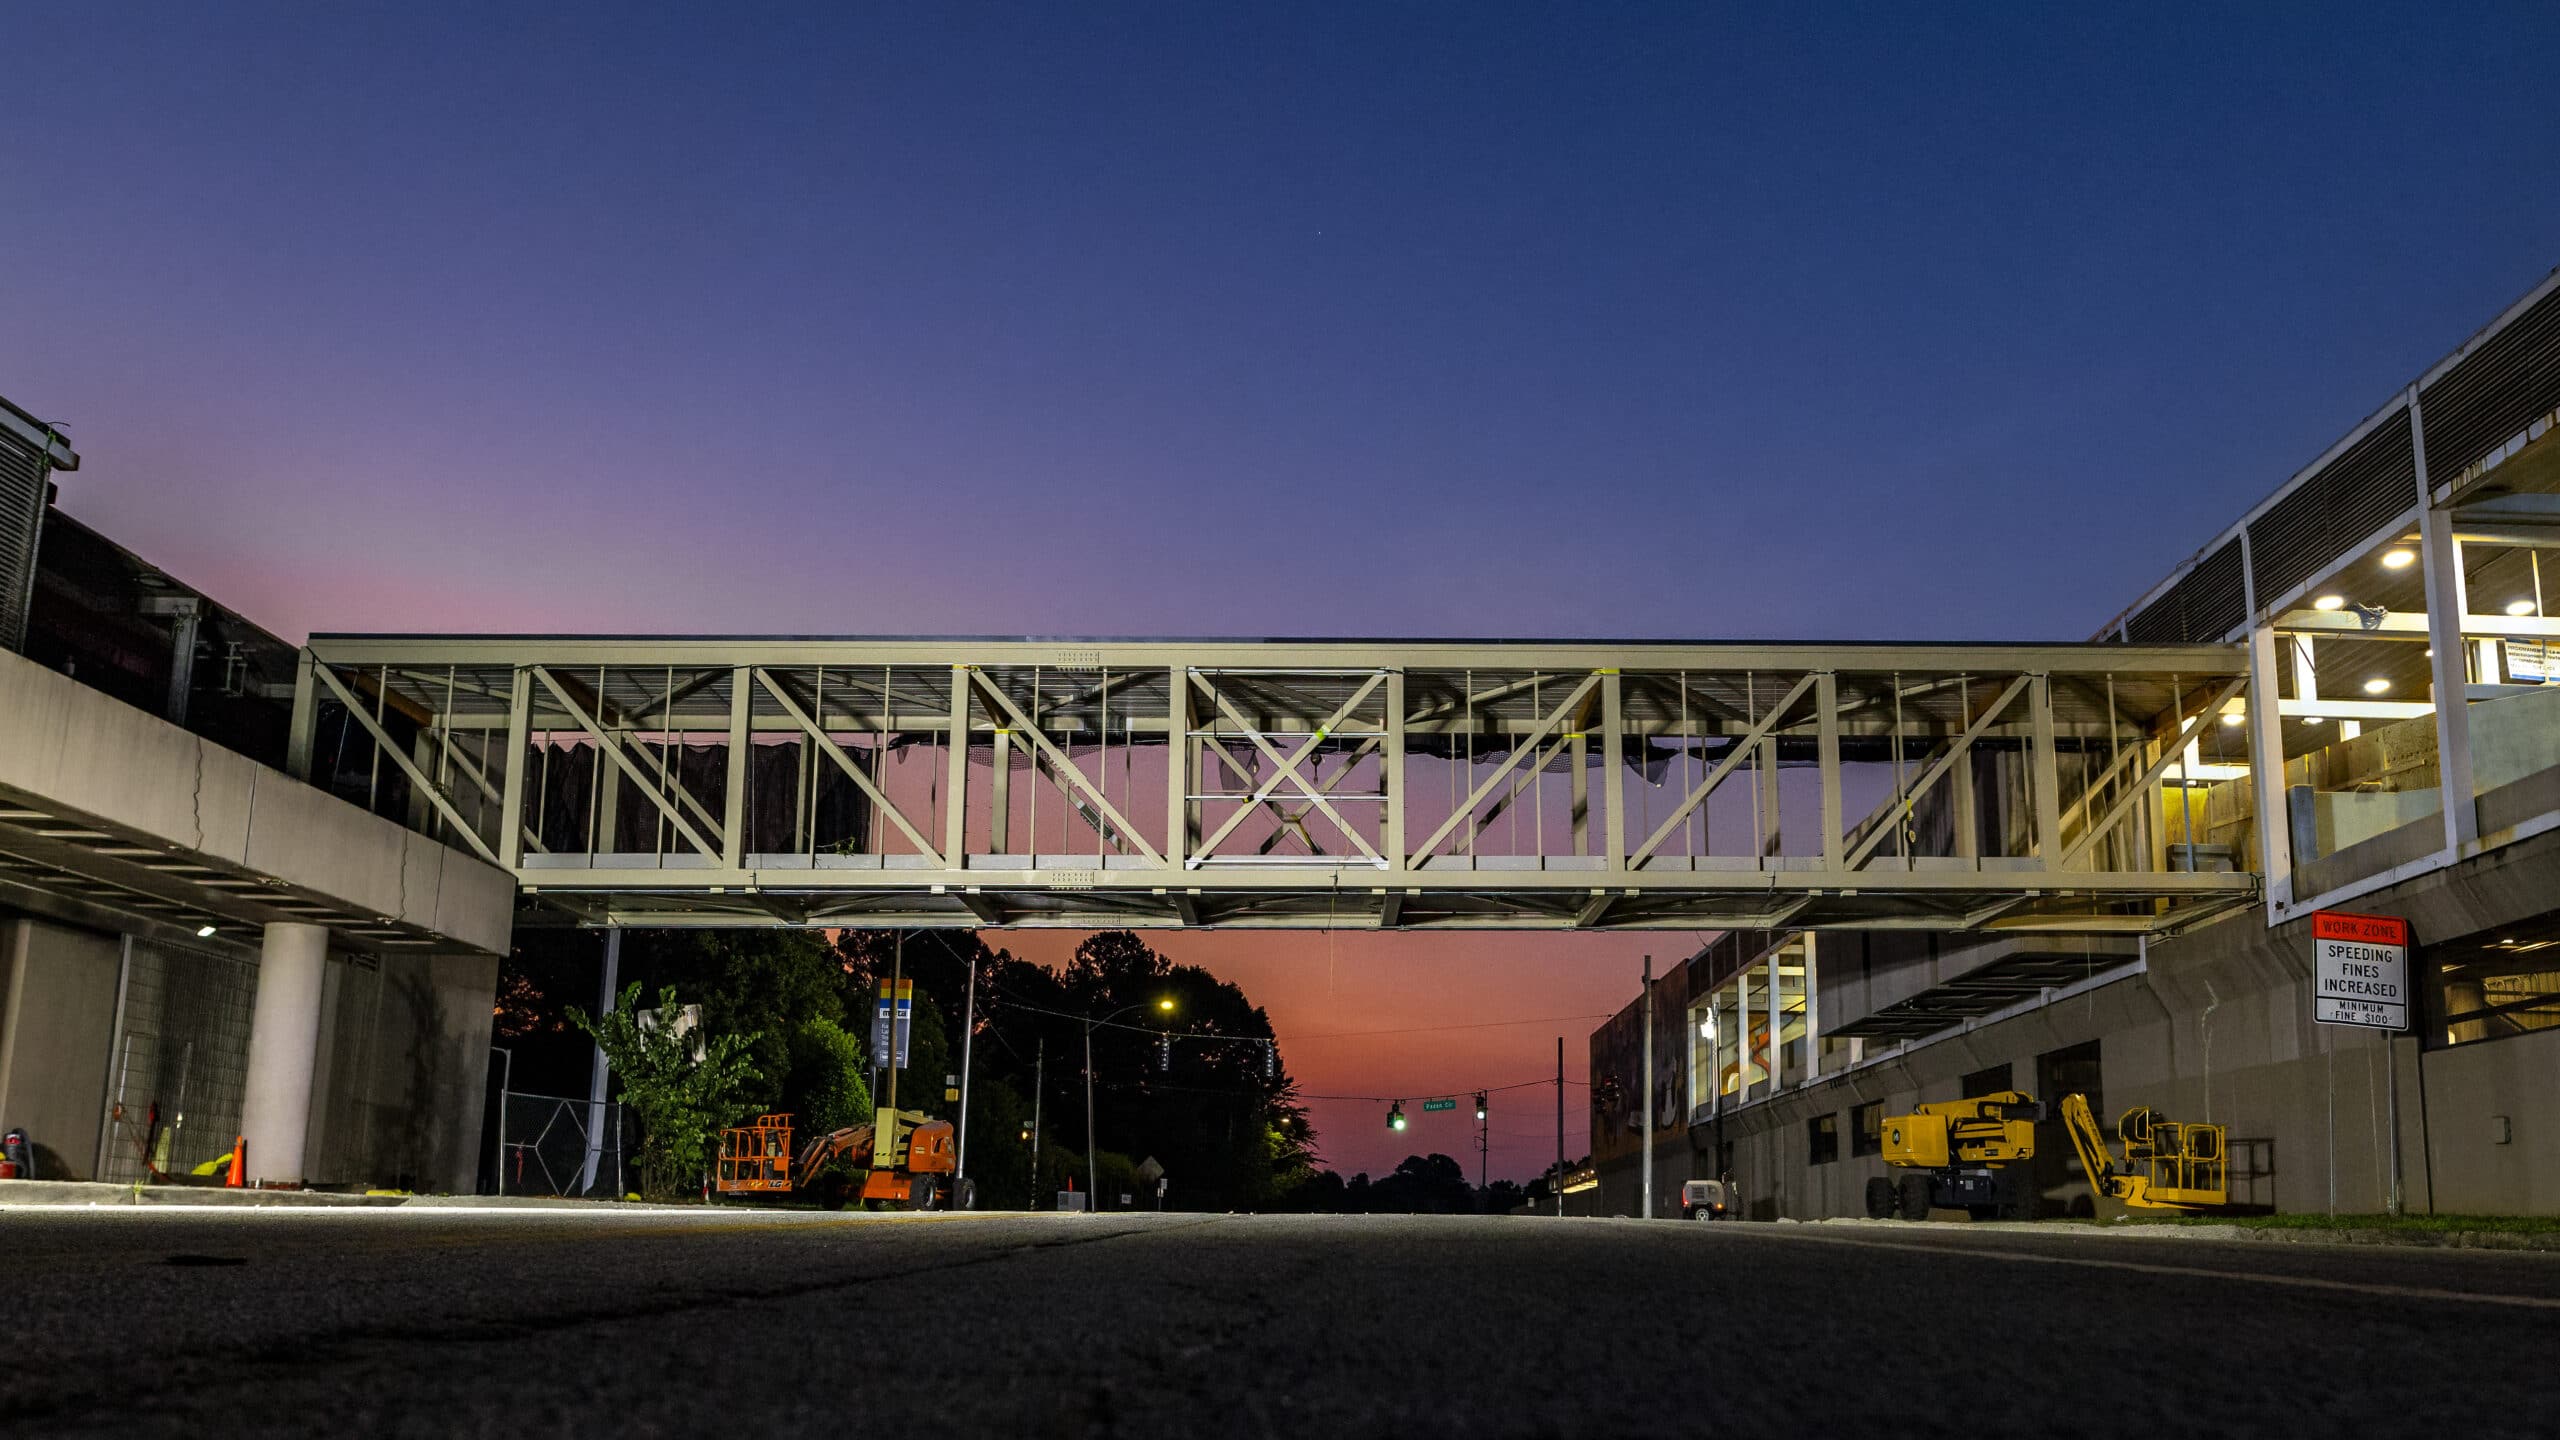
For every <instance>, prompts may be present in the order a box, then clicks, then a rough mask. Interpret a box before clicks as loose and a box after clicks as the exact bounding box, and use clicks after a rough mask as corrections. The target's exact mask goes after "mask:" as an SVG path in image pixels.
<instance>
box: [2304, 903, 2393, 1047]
mask: <svg viewBox="0 0 2560 1440" xmlns="http://www.w3.org/2000/svg"><path fill="white" fill-rule="evenodd" d="M2311 952H2312V991H2311V994H2312V1002H2311V1018H2313V1019H2314V1020H2317V1021H2319V1022H2320V1023H2321V1024H2323V1025H2360V1026H2363V1027H2365V1028H2366V1029H2371V1030H2406V1029H2408V1028H2409V922H2408V921H2406V920H2403V919H2401V918H2399V917H2398V916H2396V915H2349V914H2346V913H2344V912H2342V911H2337V910H2322V911H2319V912H2317V913H2315V914H2313V915H2312V917H2311Z"/></svg>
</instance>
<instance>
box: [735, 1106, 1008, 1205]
mask: <svg viewBox="0 0 2560 1440" xmlns="http://www.w3.org/2000/svg"><path fill="white" fill-rule="evenodd" d="M791 1120H792V1117H791V1116H790V1115H789V1114H787V1113H786V1114H774V1115H759V1116H757V1117H756V1123H754V1124H753V1125H738V1126H733V1127H731V1128H730V1129H727V1130H724V1131H722V1132H720V1172H719V1176H718V1178H717V1180H716V1182H715V1183H716V1185H717V1187H718V1189H719V1191H720V1193H721V1194H723V1195H795V1194H797V1195H807V1196H810V1197H812V1198H814V1199H816V1200H817V1201H818V1202H819V1203H820V1204H823V1205H825V1206H826V1207H827V1208H828V1209H830V1210H839V1209H842V1208H843V1207H844V1205H845V1203H846V1202H847V1201H849V1200H851V1199H853V1198H854V1197H855V1196H857V1195H859V1196H860V1197H861V1198H862V1199H864V1200H891V1201H895V1202H897V1203H898V1204H901V1205H904V1206H905V1207H906V1208H908V1209H910V1210H938V1209H944V1208H958V1209H962V1210H966V1209H969V1208H970V1206H971V1204H972V1202H973V1201H974V1200H975V1198H976V1197H975V1195H973V1194H972V1193H971V1192H972V1191H974V1190H975V1188H976V1187H975V1186H974V1185H972V1184H971V1183H970V1182H968V1181H966V1180H961V1179H958V1178H957V1176H956V1174H955V1172H956V1171H957V1170H958V1168H959V1166H958V1163H957V1149H956V1146H955V1145H954V1143H953V1131H952V1126H951V1122H950V1121H948V1120H936V1119H934V1118H933V1117H932V1116H929V1115H927V1114H925V1113H924V1112H923V1111H921V1110H893V1109H890V1108H888V1107H886V1106H883V1107H881V1108H880V1109H879V1110H878V1111H877V1112H875V1113H874V1114H873V1115H872V1117H871V1123H870V1124H868V1125H848V1126H846V1127H845V1128H843V1129H841V1130H837V1131H834V1132H832V1133H829V1134H826V1135H821V1136H818V1137H817V1138H816V1139H814V1140H811V1141H810V1142H809V1143H808V1144H807V1145H806V1146H804V1147H802V1148H801V1149H800V1150H799V1151H798V1152H797V1153H796V1154H795V1153H794V1152H793V1150H792V1148H791V1141H792V1125H791ZM860 1154H867V1155H869V1156H870V1159H871V1167H870V1171H869V1173H868V1174H866V1175H865V1176H864V1177H863V1179H862V1181H861V1184H860V1186H859V1188H858V1189H857V1187H856V1186H855V1183H854V1181H853V1179H852V1178H851V1177H849V1176H846V1175H844V1174H841V1173H837V1174H833V1175H830V1174H828V1173H827V1171H828V1167H829V1166H831V1165H832V1164H833V1163H834V1162H835V1161H836V1160H837V1159H838V1158H839V1157H841V1156H845V1155H860Z"/></svg>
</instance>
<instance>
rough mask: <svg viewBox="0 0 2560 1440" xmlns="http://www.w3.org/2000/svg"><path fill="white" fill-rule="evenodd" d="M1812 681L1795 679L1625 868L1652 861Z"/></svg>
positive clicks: (1783, 718)
mask: <svg viewBox="0 0 2560 1440" xmlns="http://www.w3.org/2000/svg"><path fill="white" fill-rule="evenodd" d="M1815 680H1816V677H1815V676H1812V675H1807V676H1805V677H1804V678H1803V679H1801V680H1798V681H1797V682H1796V683H1795V688H1794V689H1792V690H1789V691H1788V692H1787V693H1786V695H1785V697H1784V698H1782V699H1780V700H1779V701H1778V703H1777V704H1775V705H1772V706H1770V707H1769V712H1768V713H1767V714H1765V715H1763V716H1761V717H1760V719H1759V721H1758V722H1757V723H1755V724H1754V725H1753V726H1752V727H1751V729H1750V730H1749V731H1747V732H1745V733H1744V735H1743V736H1742V738H1740V739H1739V740H1736V741H1735V742H1734V743H1733V748H1732V749H1729V750H1727V751H1725V752H1724V758H1723V759H1721V760H1719V761H1717V762H1716V763H1715V768H1713V769H1711V770H1709V771H1708V772H1707V773H1706V774H1705V775H1704V776H1702V777H1700V779H1699V781H1698V783H1697V785H1696V786H1695V787H1693V788H1692V789H1691V790H1690V791H1689V793H1688V794H1687V795H1686V796H1683V797H1682V798H1681V801H1680V803H1679V804H1678V805H1675V806H1673V807H1672V809H1671V813H1670V814H1669V815H1668V816H1665V817H1664V818H1663V821H1662V823H1661V824H1660V825H1657V826H1655V827H1654V830H1653V833H1652V834H1651V835H1649V836H1647V837H1645V842H1644V843H1643V844H1642V845H1639V846H1637V847H1636V851H1635V853H1634V854H1632V855H1630V856H1628V857H1627V867H1628V868H1631V869H1632V868H1634V867H1636V866H1639V865H1642V864H1643V863H1644V862H1645V861H1647V860H1649V859H1651V858H1652V857H1653V852H1654V851H1656V850H1658V849H1660V848H1662V842H1663V841H1665V840H1668V839H1670V838H1671V832H1673V831H1674V830H1677V829H1679V828H1680V826H1681V824H1682V823H1683V822H1685V821H1686V820H1687V819H1688V818H1689V812H1690V811H1692V810H1695V809H1697V808H1698V806H1699V805H1700V804H1701V803H1702V802H1704V801H1705V800H1706V798H1707V795H1708V793H1709V792H1711V791H1713V790H1714V789H1715V788H1716V787H1717V786H1718V785H1721V784H1723V783H1724V778H1725V777H1726V776H1728V775H1730V774H1732V773H1733V772H1734V771H1735V770H1737V769H1739V768H1741V765H1742V762H1743V761H1744V760H1745V759H1747V758H1749V756H1750V755H1751V753H1752V751H1753V749H1754V748H1755V747H1757V746H1758V745H1759V744H1760V742H1761V741H1763V740H1765V739H1767V738H1768V736H1769V735H1770V733H1771V732H1772V731H1774V730H1776V729H1777V728H1778V727H1779V726H1781V725H1783V724H1785V723H1786V717H1787V713H1788V711H1790V710H1792V709H1793V708H1794V707H1795V703H1796V701H1798V700H1800V699H1802V698H1804V692H1805V691H1807V690H1809V689H1812V688H1813V686H1814V683H1815Z"/></svg>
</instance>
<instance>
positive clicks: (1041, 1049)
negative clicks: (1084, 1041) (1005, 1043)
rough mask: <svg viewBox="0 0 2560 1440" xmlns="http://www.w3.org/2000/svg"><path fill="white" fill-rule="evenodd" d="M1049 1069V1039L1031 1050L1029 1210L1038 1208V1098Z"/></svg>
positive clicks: (1041, 1038) (1042, 1037)
mask: <svg viewBox="0 0 2560 1440" xmlns="http://www.w3.org/2000/svg"><path fill="white" fill-rule="evenodd" d="M1048 1069H1049V1037H1048V1036H1046V1035H1043V1036H1041V1037H1040V1039H1039V1041H1038V1043H1037V1044H1035V1045H1033V1046H1032V1049H1031V1208H1032V1209H1034V1210H1037V1209H1039V1208H1040V1096H1041V1093H1042V1091H1043V1090H1044V1089H1045V1088H1046V1087H1045V1086H1044V1085H1043V1083H1042V1082H1043V1081H1044V1080H1045V1079H1046V1078H1047V1071H1048Z"/></svg>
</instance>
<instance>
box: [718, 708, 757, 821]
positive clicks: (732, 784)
mask: <svg viewBox="0 0 2560 1440" xmlns="http://www.w3.org/2000/svg"><path fill="white" fill-rule="evenodd" d="M754 706H755V671H754V669H753V668H751V667H749V666H745V665H740V666H736V667H734V668H733V669H731V670H730V672H729V789H728V794H727V795H726V796H724V797H723V798H722V803H721V807H720V865H721V868H723V869H726V870H743V869H745V868H746V867H747V787H748V786H749V785H751V784H753V783H754V779H755V776H754V771H753V770H752V769H750V768H749V766H748V764H747V762H748V760H750V759H751V758H753V744H754V738H755V737H754V736H753V735H751V734H750V733H748V732H749V730H750V729H751V728H752V725H751V720H750V717H751V715H752V714H753V711H754Z"/></svg>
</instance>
